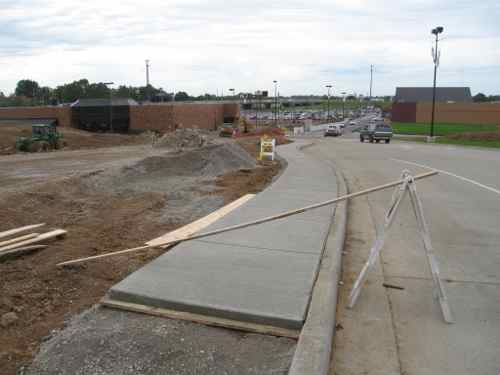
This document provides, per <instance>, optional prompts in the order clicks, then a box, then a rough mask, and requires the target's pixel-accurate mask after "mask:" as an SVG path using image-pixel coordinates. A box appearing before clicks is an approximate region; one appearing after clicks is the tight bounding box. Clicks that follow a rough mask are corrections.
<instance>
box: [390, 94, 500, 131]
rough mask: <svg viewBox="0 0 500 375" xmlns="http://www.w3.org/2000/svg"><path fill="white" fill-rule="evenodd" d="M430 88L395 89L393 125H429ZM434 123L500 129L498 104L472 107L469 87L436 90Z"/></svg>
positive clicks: (475, 104) (482, 104) (499, 105)
mask: <svg viewBox="0 0 500 375" xmlns="http://www.w3.org/2000/svg"><path fill="white" fill-rule="evenodd" d="M431 112H432V87H398V88H396V95H395V96H394V102H393V104H392V113H391V119H392V121H394V122H411V123H415V122H416V123H429V122H430V121H431ZM435 121H436V122H441V123H455V124H496V125H500V104H498V103H473V102H472V96H471V91H470V88H469V87H437V88H436V111H435Z"/></svg>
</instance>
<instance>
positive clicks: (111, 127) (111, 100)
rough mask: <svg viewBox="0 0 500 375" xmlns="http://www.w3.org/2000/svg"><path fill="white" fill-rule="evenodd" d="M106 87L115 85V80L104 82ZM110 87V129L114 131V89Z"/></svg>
mask: <svg viewBox="0 0 500 375" xmlns="http://www.w3.org/2000/svg"><path fill="white" fill-rule="evenodd" d="M104 84H105V85H106V87H108V86H111V85H114V84H115V83H114V82H104ZM108 89H109V130H111V132H112V133H113V90H112V89H111V87H108Z"/></svg>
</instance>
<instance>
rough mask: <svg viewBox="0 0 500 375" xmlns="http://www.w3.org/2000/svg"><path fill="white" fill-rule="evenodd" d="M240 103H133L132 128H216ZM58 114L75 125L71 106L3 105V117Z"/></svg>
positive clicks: (235, 112) (236, 114)
mask: <svg viewBox="0 0 500 375" xmlns="http://www.w3.org/2000/svg"><path fill="white" fill-rule="evenodd" d="M239 113H240V108H239V104H237V103H185V104H184V103H169V104H145V105H137V106H131V107H130V129H131V130H157V131H162V132H165V131H172V130H174V129H175V128H176V127H179V128H182V127H184V128H200V129H209V130H213V129H215V128H216V127H217V126H219V125H221V124H222V123H223V122H224V117H235V118H239ZM36 118H40V119H41V118H57V120H58V123H59V125H60V126H71V125H72V123H71V108H70V107H49V106H47V107H5V108H1V107H0V120H1V119H36Z"/></svg>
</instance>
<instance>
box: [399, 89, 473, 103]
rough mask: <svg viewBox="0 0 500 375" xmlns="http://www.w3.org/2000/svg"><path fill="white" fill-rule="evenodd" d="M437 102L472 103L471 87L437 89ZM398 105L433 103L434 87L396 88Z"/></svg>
mask: <svg viewBox="0 0 500 375" xmlns="http://www.w3.org/2000/svg"><path fill="white" fill-rule="evenodd" d="M436 101H437V102H456V103H470V102H472V96H471V93H470V88H469V87H436ZM394 102H396V103H417V102H432V87H396V96H395V97H394Z"/></svg>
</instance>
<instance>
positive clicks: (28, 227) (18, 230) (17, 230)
mask: <svg viewBox="0 0 500 375" xmlns="http://www.w3.org/2000/svg"><path fill="white" fill-rule="evenodd" d="M44 225H45V223H42V224H33V225H26V226H24V227H19V228H15V229H11V230H6V231H5V232H0V238H4V237H9V236H12V235H14V234H17V233H21V232H26V231H28V230H31V229H35V228H39V227H42V226H44Z"/></svg>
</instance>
